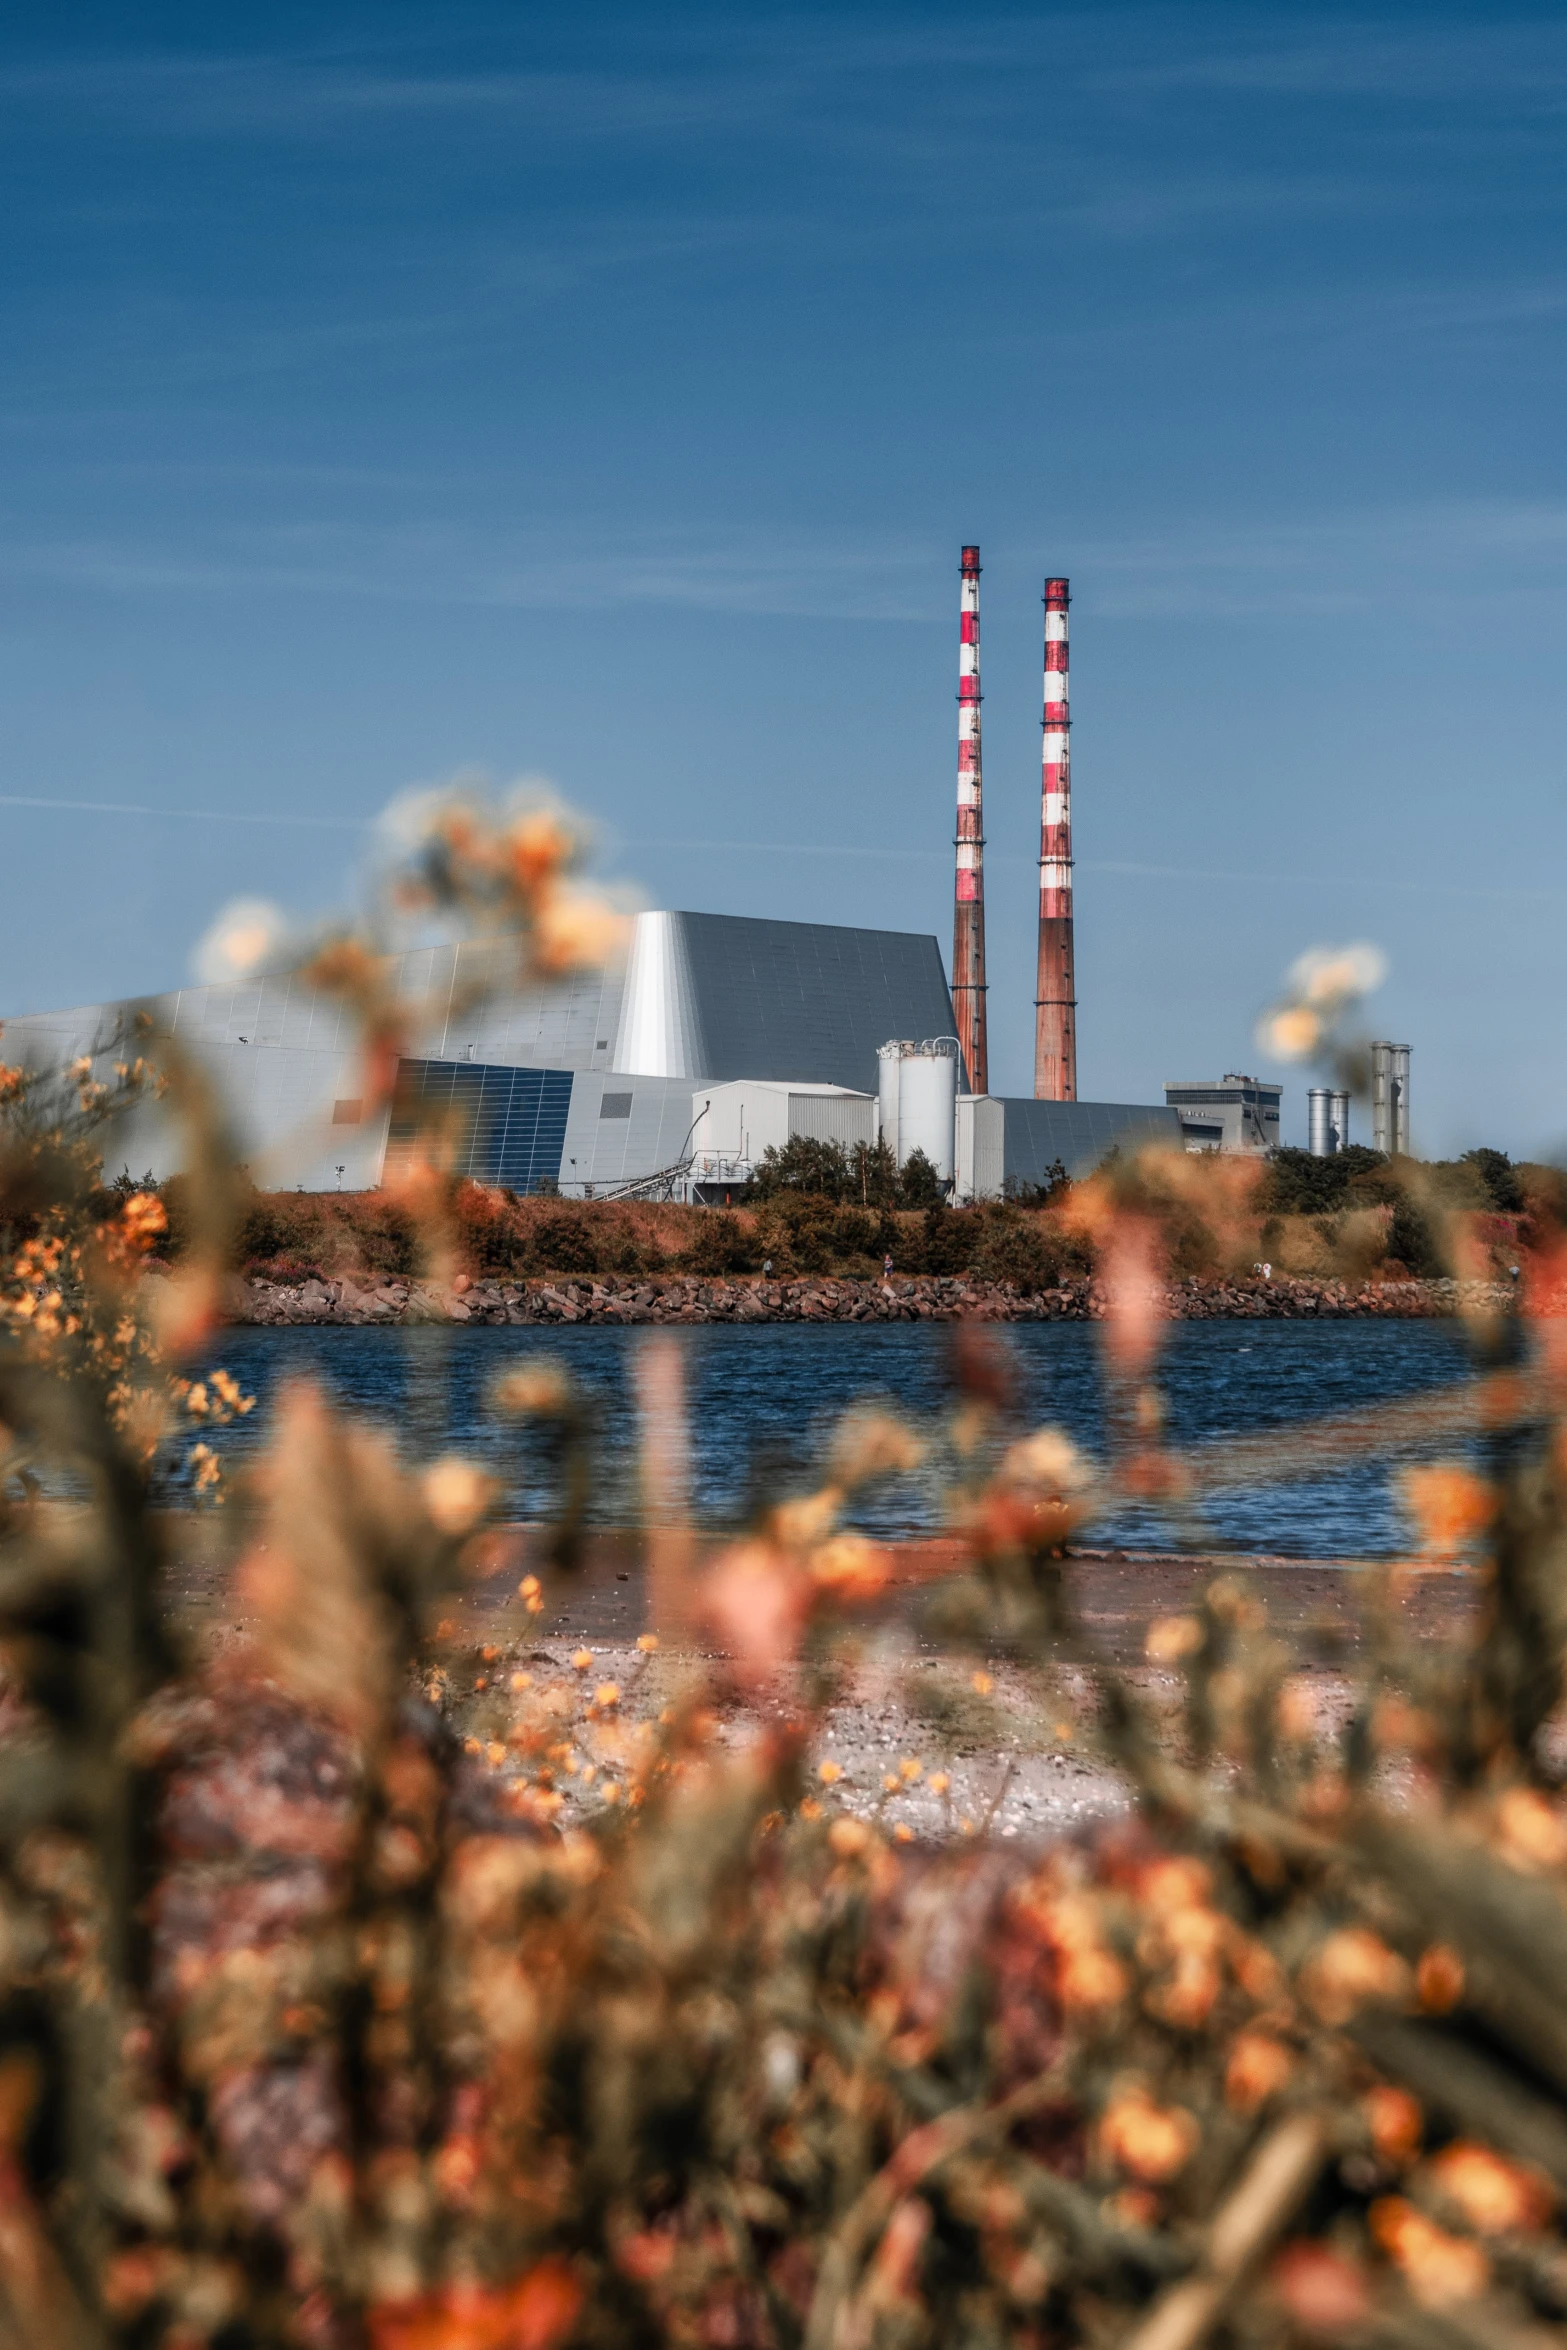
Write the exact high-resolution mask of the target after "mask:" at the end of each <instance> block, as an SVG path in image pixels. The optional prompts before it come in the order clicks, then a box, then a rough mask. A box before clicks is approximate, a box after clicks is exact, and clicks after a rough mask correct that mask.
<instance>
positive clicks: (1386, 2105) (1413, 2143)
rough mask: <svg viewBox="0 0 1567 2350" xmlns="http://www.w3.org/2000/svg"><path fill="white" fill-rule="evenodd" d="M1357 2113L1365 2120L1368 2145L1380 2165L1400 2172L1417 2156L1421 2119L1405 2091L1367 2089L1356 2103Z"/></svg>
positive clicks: (1385, 2087) (1384, 2085) (1382, 2085)
mask: <svg viewBox="0 0 1567 2350" xmlns="http://www.w3.org/2000/svg"><path fill="white" fill-rule="evenodd" d="M1360 2110H1361V2112H1362V2113H1363V2114H1364V2115H1365V2117H1366V2127H1367V2129H1368V2130H1369V2131H1370V2133H1371V2143H1372V2145H1373V2146H1374V2147H1375V2149H1376V2151H1377V2153H1378V2154H1379V2155H1380V2156H1381V2157H1382V2160H1383V2161H1384V2162H1388V2163H1392V2164H1394V2165H1396V2166H1397V2168H1399V2169H1400V2170H1401V2169H1402V2168H1403V2167H1404V2165H1405V2164H1406V2163H1409V2162H1413V2161H1414V2159H1415V2156H1416V2155H1417V2154H1418V2153H1419V2152H1420V2138H1421V2133H1422V2131H1423V2130H1424V2128H1425V2116H1424V2115H1423V2114H1422V2112H1421V2110H1420V2107H1419V2105H1418V2103H1417V2102H1416V2100H1415V2099H1414V2098H1413V2097H1411V2096H1410V2094H1409V2091H1408V2090H1407V2089H1394V2088H1392V2087H1390V2086H1389V2085H1388V2084H1387V2083H1386V2082H1382V2083H1379V2084H1378V2086H1377V2087H1376V2088H1375V2089H1368V2090H1367V2092H1366V2094H1365V2096H1364V2097H1363V2098H1362V2099H1361V2101H1360Z"/></svg>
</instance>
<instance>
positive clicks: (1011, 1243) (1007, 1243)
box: [974, 1216, 1061, 1295]
mask: <svg viewBox="0 0 1567 2350" xmlns="http://www.w3.org/2000/svg"><path fill="white" fill-rule="evenodd" d="M974 1270H975V1272H976V1273H979V1274H982V1275H983V1276H984V1278H985V1279H986V1280H987V1281H1010V1282H1011V1283H1012V1285H1013V1287H1014V1288H1016V1289H1020V1290H1022V1291H1023V1292H1024V1293H1025V1294H1030V1295H1031V1294H1033V1293H1034V1292H1036V1291H1038V1290H1041V1289H1049V1288H1050V1287H1051V1286H1052V1285H1053V1284H1054V1283H1055V1282H1058V1281H1059V1280H1060V1279H1061V1252H1060V1249H1059V1247H1058V1246H1056V1245H1053V1242H1052V1240H1051V1239H1047V1237H1046V1236H1045V1234H1044V1233H1043V1232H1042V1231H1041V1230H1040V1227H1039V1222H1038V1219H1037V1218H1036V1217H1033V1216H1018V1217H1000V1216H996V1217H991V1218H989V1219H988V1220H987V1224H986V1229H985V1232H984V1234H983V1235H982V1237H981V1239H980V1243H979V1246H978V1248H977V1249H976V1250H975V1252H974Z"/></svg>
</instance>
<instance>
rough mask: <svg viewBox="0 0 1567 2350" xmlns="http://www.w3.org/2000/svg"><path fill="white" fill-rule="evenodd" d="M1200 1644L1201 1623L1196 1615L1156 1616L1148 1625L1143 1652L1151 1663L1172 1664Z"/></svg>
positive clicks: (1176, 1662)
mask: <svg viewBox="0 0 1567 2350" xmlns="http://www.w3.org/2000/svg"><path fill="white" fill-rule="evenodd" d="M1201 1646H1202V1624H1201V1622H1200V1621H1199V1619H1198V1618H1197V1617H1196V1616H1156V1617H1155V1618H1154V1620H1153V1622H1152V1623H1151V1624H1150V1625H1149V1627H1148V1633H1147V1637H1146V1639H1145V1640H1144V1642H1143V1654H1144V1655H1145V1656H1146V1657H1147V1659H1148V1662H1149V1663H1150V1664H1151V1665H1174V1664H1179V1663H1180V1660H1181V1658H1182V1657H1183V1656H1192V1655H1194V1654H1195V1652H1196V1651H1197V1650H1198V1649H1199V1648H1201Z"/></svg>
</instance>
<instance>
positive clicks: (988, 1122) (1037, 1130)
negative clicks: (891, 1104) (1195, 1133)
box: [957, 1094, 1182, 1199]
mask: <svg viewBox="0 0 1567 2350" xmlns="http://www.w3.org/2000/svg"><path fill="white" fill-rule="evenodd" d="M1181 1140H1182V1137H1181V1122H1180V1119H1179V1118H1178V1117H1177V1116H1176V1114H1175V1112H1174V1110H1170V1109H1164V1110H1161V1109H1156V1108H1152V1107H1150V1106H1149V1105H1148V1104H1146V1103H1142V1102H1059V1101H1037V1100H1024V1099H1012V1098H1008V1097H1003V1096H1001V1095H995V1094H993V1095H991V1096H989V1097H988V1098H986V1099H983V1100H978V1101H964V1100H960V1101H959V1103H958V1171H957V1196H958V1198H959V1199H993V1198H994V1197H995V1196H996V1194H997V1193H998V1192H1005V1191H1006V1190H1008V1189H1009V1188H1016V1187H1018V1186H1020V1185H1023V1184H1031V1183H1043V1182H1044V1181H1045V1180H1046V1179H1047V1177H1048V1176H1049V1173H1050V1170H1051V1168H1052V1167H1053V1166H1054V1165H1055V1164H1056V1163H1057V1161H1059V1162H1060V1164H1061V1165H1062V1166H1063V1167H1064V1168H1065V1169H1066V1171H1067V1173H1068V1175H1071V1176H1082V1175H1087V1174H1090V1173H1091V1172H1092V1171H1093V1169H1094V1168H1095V1167H1097V1166H1098V1165H1099V1164H1100V1162H1101V1160H1103V1159H1104V1158H1105V1157H1106V1156H1107V1155H1108V1154H1109V1152H1110V1151H1112V1150H1122V1151H1125V1152H1127V1153H1131V1152H1133V1151H1138V1150H1142V1149H1143V1148H1144V1147H1145V1146H1146V1145H1148V1144H1150V1143H1155V1144H1163V1145H1164V1147H1165V1148H1166V1149H1169V1150H1179V1149H1180V1148H1181Z"/></svg>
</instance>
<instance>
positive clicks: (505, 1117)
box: [388, 1061, 571, 1191]
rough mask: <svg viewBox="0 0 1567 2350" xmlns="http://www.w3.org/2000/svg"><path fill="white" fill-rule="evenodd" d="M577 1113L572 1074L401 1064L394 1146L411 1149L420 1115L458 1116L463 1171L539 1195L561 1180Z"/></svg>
mask: <svg viewBox="0 0 1567 2350" xmlns="http://www.w3.org/2000/svg"><path fill="white" fill-rule="evenodd" d="M570 1108H571V1072H570V1071H569V1070H567V1069H502V1068H495V1067H492V1066H490V1065H488V1064H486V1063H485V1062H482V1061H403V1062H401V1063H399V1065H398V1071H397V1090H396V1094H395V1096H394V1098H393V1102H392V1118H391V1127H390V1131H389V1136H388V1139H389V1141H390V1142H392V1143H399V1142H409V1141H411V1140H412V1139H413V1136H414V1134H415V1132H416V1131H417V1126H418V1119H419V1116H420V1114H421V1113H422V1114H424V1115H426V1116H428V1115H429V1114H430V1113H431V1112H432V1111H433V1112H435V1113H436V1114H438V1115H439V1114H442V1113H451V1112H455V1113H456V1116H457V1120H458V1126H459V1137H460V1139H459V1142H458V1147H457V1153H456V1164H457V1167H458V1169H459V1171H460V1172H461V1173H462V1174H464V1175H468V1176H471V1177H472V1179H473V1181H474V1182H475V1183H496V1184H501V1185H503V1186H504V1187H505V1189H506V1190H508V1191H536V1190H537V1189H538V1187H539V1185H540V1184H541V1183H557V1182H559V1180H560V1162H561V1154H562V1152H563V1151H564V1149H565V1147H566V1118H567V1114H568V1112H569V1111H570Z"/></svg>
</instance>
